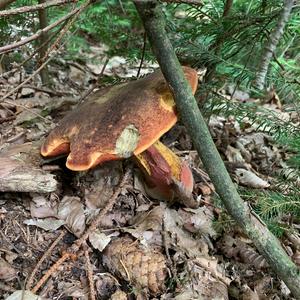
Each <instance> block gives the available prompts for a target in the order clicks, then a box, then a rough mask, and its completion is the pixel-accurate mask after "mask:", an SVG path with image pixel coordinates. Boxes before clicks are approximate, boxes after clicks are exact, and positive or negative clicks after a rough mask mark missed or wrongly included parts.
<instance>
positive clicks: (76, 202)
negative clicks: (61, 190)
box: [58, 196, 85, 237]
mask: <svg viewBox="0 0 300 300" xmlns="http://www.w3.org/2000/svg"><path fill="white" fill-rule="evenodd" d="M58 217H59V218H60V219H62V220H64V221H65V222H66V226H67V227H68V229H69V230H70V231H71V232H72V233H73V234H75V235H76V236H77V237H79V236H80V235H81V234H82V233H83V232H84V230H85V214H84V209H83V204H82V203H81V201H80V198H78V197H70V196H65V197H64V198H63V199H62V200H61V202H60V204H59V206H58Z"/></svg>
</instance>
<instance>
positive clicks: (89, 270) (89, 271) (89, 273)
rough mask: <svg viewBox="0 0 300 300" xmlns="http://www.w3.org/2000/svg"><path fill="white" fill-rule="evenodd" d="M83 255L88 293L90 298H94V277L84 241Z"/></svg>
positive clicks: (87, 248) (92, 299) (93, 299)
mask: <svg viewBox="0 0 300 300" xmlns="http://www.w3.org/2000/svg"><path fill="white" fill-rule="evenodd" d="M84 256H85V269H86V274H87V278H88V282H89V288H90V293H89V294H90V300H96V293H95V287H94V278H93V267H92V264H91V261H90V255H89V247H88V245H87V244H86V243H84Z"/></svg>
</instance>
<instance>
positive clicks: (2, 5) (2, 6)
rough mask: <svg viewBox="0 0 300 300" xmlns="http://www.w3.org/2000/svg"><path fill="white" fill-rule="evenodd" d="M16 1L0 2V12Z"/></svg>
mask: <svg viewBox="0 0 300 300" xmlns="http://www.w3.org/2000/svg"><path fill="white" fill-rule="evenodd" d="M15 1H16V0H0V10H1V9H4V8H5V7H6V6H8V5H9V4H11V3H13V2H15Z"/></svg>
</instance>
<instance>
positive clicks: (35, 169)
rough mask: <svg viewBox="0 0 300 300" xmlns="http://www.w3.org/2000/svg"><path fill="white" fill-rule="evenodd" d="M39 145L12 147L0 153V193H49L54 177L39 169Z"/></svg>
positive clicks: (55, 185)
mask: <svg viewBox="0 0 300 300" xmlns="http://www.w3.org/2000/svg"><path fill="white" fill-rule="evenodd" d="M41 160H42V159H41V156H40V144H37V143H35V144H34V143H26V144H21V145H12V146H9V147H8V148H5V149H4V150H2V151H1V152H0V166H1V168H0V191H1V192H35V193H50V192H54V191H55V190H56V189H57V186H58V183H57V181H56V179H55V178H54V175H52V174H50V173H49V172H46V171H44V170H42V169H41V167H40V162H41Z"/></svg>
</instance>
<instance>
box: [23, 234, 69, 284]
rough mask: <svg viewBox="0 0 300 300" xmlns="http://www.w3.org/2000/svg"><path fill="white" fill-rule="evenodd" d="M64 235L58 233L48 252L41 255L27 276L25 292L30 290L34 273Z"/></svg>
mask: <svg viewBox="0 0 300 300" xmlns="http://www.w3.org/2000/svg"><path fill="white" fill-rule="evenodd" d="M65 234H66V232H65V230H63V231H62V232H61V233H60V235H59V236H58V237H57V238H56V239H55V240H54V242H53V243H52V244H51V246H50V247H49V248H48V250H47V251H46V252H45V253H44V254H43V256H42V257H41V258H40V260H39V261H38V263H37V264H36V265H35V267H34V269H33V270H32V272H31V274H30V276H29V279H28V281H27V284H26V290H30V289H31V286H32V284H33V280H34V278H35V275H36V272H37V271H38V270H39V268H40V266H41V265H42V263H43V262H44V261H45V259H47V258H48V257H49V256H50V255H51V253H52V251H53V250H54V248H55V247H56V246H57V244H58V243H59V242H60V241H61V239H62V238H63V237H64V236H65Z"/></svg>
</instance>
